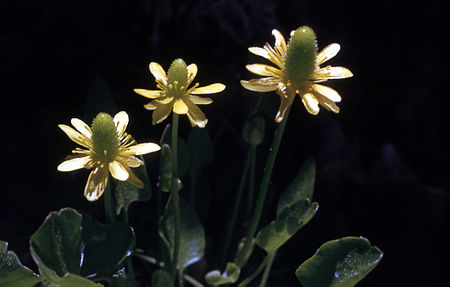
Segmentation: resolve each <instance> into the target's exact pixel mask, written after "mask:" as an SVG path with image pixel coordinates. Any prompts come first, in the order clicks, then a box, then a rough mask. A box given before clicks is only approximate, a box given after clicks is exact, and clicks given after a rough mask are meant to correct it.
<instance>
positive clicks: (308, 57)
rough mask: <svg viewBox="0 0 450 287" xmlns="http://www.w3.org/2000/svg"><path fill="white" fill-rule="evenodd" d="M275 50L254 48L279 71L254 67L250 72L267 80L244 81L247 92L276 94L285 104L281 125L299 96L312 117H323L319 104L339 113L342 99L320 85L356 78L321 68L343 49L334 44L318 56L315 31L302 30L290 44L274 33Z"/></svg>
mask: <svg viewBox="0 0 450 287" xmlns="http://www.w3.org/2000/svg"><path fill="white" fill-rule="evenodd" d="M272 35H273V36H274V37H275V46H274V47H273V48H272V47H271V46H270V45H269V44H268V43H266V44H265V45H264V48H259V47H250V48H249V51H250V52H251V53H253V54H255V55H258V56H261V57H264V58H266V59H267V60H269V61H270V62H272V63H273V64H275V65H276V66H277V67H273V66H269V65H264V64H252V65H247V66H246V68H247V69H248V70H249V71H250V72H252V73H254V74H257V75H260V76H264V78H259V79H253V80H249V81H244V80H242V81H241V84H242V86H243V87H244V88H246V89H248V90H251V91H256V92H270V91H276V93H277V94H278V95H279V96H280V99H281V103H280V108H279V109H278V113H277V115H276V117H275V121H276V122H277V123H279V122H281V121H282V120H283V117H284V114H285V113H286V110H287V108H288V107H289V106H291V104H292V101H293V100H294V97H295V94H299V95H300V98H301V99H302V102H303V104H304V105H305V107H306V109H307V111H308V112H309V113H310V114H312V115H317V114H318V113H319V104H320V105H322V106H323V107H325V108H326V109H327V110H330V111H333V112H335V113H339V107H338V106H336V104H335V102H340V101H341V97H340V95H339V94H338V93H337V92H336V91H335V90H333V89H332V88H329V87H326V86H323V85H318V84H317V83H320V82H325V81H327V80H330V79H342V78H348V77H351V76H353V74H352V72H350V70H348V69H346V68H344V67H331V66H326V67H324V68H320V67H319V66H320V65H321V64H323V63H324V62H326V61H327V60H329V59H331V58H333V57H334V56H335V55H336V54H337V53H338V52H339V49H340V46H339V44H336V43H334V44H331V45H328V46H327V47H325V49H323V50H322V51H321V52H320V53H318V54H317V41H316V35H315V34H314V31H313V30H312V29H311V28H309V27H307V26H302V27H300V28H298V29H297V30H294V31H292V32H291V38H290V40H289V42H288V43H287V44H286V41H285V40H284V37H283V35H281V33H280V32H279V31H278V30H275V29H274V30H272Z"/></svg>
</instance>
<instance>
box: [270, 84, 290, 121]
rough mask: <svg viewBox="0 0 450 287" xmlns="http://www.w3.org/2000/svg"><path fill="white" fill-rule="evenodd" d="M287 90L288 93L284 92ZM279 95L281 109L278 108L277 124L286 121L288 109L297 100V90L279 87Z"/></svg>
mask: <svg viewBox="0 0 450 287" xmlns="http://www.w3.org/2000/svg"><path fill="white" fill-rule="evenodd" d="M284 90H286V91H284ZM277 94H278V95H279V96H280V107H279V108H278V112H277V115H276V116H275V122H277V123H281V121H282V120H283V119H284V115H285V114H286V111H287V109H288V108H289V107H290V106H291V105H292V102H293V101H294V98H295V89H292V88H287V89H286V88H285V87H284V85H279V86H278V88H277Z"/></svg>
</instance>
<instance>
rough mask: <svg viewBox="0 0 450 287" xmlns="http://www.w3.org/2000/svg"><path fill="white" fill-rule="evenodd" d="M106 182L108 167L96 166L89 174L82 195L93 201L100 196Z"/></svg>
mask: <svg viewBox="0 0 450 287" xmlns="http://www.w3.org/2000/svg"><path fill="white" fill-rule="evenodd" d="M107 184H108V168H107V167H100V166H96V167H95V168H94V169H93V170H92V172H91V173H90V174H89V177H88V180H87V183H86V187H85V188H84V196H85V197H86V198H87V200H89V201H95V200H97V199H99V198H100V196H102V194H103V192H104V191H105V188H106V185H107Z"/></svg>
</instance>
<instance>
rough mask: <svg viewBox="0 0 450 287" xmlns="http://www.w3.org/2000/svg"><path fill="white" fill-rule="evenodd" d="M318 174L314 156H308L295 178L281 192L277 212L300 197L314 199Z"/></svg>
mask: <svg viewBox="0 0 450 287" xmlns="http://www.w3.org/2000/svg"><path fill="white" fill-rule="evenodd" d="M315 174H316V163H315V161H314V159H313V158H312V157H310V158H308V159H307V160H306V162H305V163H304V164H303V166H302V167H301V168H300V170H299V172H298V173H297V175H296V176H295V178H294V180H293V181H292V182H291V183H290V184H289V186H288V187H287V189H286V190H285V191H284V192H283V193H282V194H281V196H280V200H279V201H278V206H277V214H278V213H280V211H281V210H282V209H283V207H285V206H286V205H289V204H291V203H293V202H295V201H297V200H299V199H300V198H309V199H310V200H312V196H313V192H314V180H315Z"/></svg>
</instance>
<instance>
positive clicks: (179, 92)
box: [134, 59, 225, 128]
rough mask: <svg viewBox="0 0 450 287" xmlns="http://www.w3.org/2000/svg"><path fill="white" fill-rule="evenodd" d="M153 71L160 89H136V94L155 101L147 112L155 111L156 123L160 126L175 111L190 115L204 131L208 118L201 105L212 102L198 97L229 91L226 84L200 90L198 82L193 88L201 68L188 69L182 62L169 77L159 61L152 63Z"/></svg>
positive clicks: (174, 63)
mask: <svg viewBox="0 0 450 287" xmlns="http://www.w3.org/2000/svg"><path fill="white" fill-rule="evenodd" d="M150 72H151V73H152V74H153V76H154V77H155V81H156V83H157V85H156V87H158V88H159V90H145V89H134V91H135V92H136V93H138V94H139V95H141V96H144V97H146V98H150V99H153V100H152V101H151V102H150V103H148V104H146V105H144V107H145V108H146V109H147V110H153V115H152V122H153V124H154V125H155V124H159V123H160V122H162V121H163V120H164V119H166V118H167V116H169V114H170V112H171V111H173V112H174V113H177V114H180V115H183V114H186V115H187V117H188V118H189V121H190V122H191V125H192V126H193V127H194V126H198V127H200V128H204V127H205V125H206V123H207V122H208V119H207V118H206V117H205V114H204V113H203V112H202V111H201V110H200V109H199V107H197V105H207V104H210V103H212V99H210V98H204V97H199V96H196V95H202V94H214V93H219V92H221V91H223V90H224V89H225V85H223V84H220V83H215V84H211V85H208V86H204V87H199V84H198V83H196V84H194V85H193V86H192V87H190V88H189V85H190V84H191V83H192V81H193V80H194V78H195V75H196V74H197V65H196V64H190V65H189V66H186V63H185V62H184V61H183V60H182V59H176V60H174V61H173V62H172V64H171V65H170V68H169V71H168V73H167V75H166V72H165V71H164V69H163V68H162V67H161V66H160V65H159V64H158V63H155V62H151V63H150Z"/></svg>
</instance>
